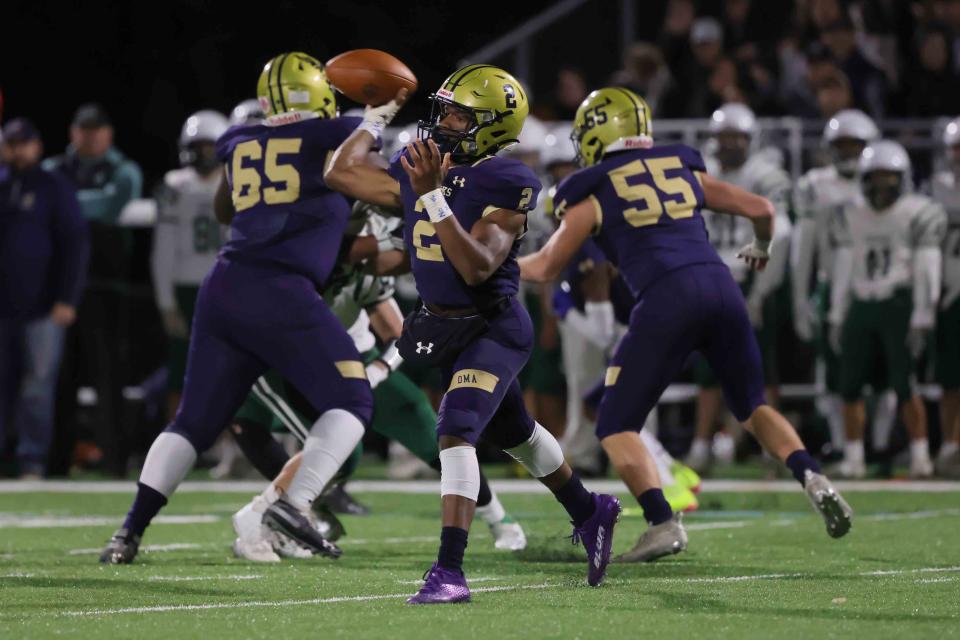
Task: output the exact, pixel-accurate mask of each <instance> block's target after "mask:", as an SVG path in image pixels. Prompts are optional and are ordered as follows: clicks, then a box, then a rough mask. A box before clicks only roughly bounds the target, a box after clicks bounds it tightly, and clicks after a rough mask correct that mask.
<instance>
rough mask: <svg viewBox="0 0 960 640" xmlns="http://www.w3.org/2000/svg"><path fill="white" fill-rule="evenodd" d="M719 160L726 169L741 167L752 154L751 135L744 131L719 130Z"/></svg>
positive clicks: (717, 138)
mask: <svg viewBox="0 0 960 640" xmlns="http://www.w3.org/2000/svg"><path fill="white" fill-rule="evenodd" d="M716 141H717V153H716V156H717V160H719V161H720V164H721V165H722V166H723V168H724V169H739V168H740V167H742V166H743V165H744V164H745V163H746V162H747V158H748V157H749V156H750V143H751V139H750V135H749V134H747V133H744V132H742V131H737V130H733V129H727V130H723V131H718V132H717V134H716Z"/></svg>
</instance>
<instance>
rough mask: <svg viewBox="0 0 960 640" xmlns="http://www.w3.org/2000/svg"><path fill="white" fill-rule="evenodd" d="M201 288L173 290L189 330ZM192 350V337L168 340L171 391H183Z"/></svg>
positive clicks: (177, 287) (176, 287)
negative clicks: (184, 378)
mask: <svg viewBox="0 0 960 640" xmlns="http://www.w3.org/2000/svg"><path fill="white" fill-rule="evenodd" d="M199 292H200V287H197V286H193V285H188V284H178V285H176V286H175V287H174V288H173V296H174V298H175V299H176V301H177V308H178V309H179V310H180V313H181V314H183V321H184V322H186V324H187V328H188V329H189V328H190V326H191V325H192V324H193V310H194V307H196V305H197V294H198V293H199ZM189 350H190V337H189V336H187V337H186V338H175V337H173V336H170V337H168V338H167V372H168V373H167V388H169V389H170V390H171V391H183V377H184V376H185V375H186V374H187V353H188V352H189Z"/></svg>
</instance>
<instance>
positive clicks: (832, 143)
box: [823, 109, 880, 178]
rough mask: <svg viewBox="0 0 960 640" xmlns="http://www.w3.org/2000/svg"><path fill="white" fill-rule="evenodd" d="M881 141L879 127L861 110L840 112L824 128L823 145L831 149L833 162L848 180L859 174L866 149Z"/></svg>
mask: <svg viewBox="0 0 960 640" xmlns="http://www.w3.org/2000/svg"><path fill="white" fill-rule="evenodd" d="M879 139H880V130H879V129H877V125H876V124H875V123H874V122H873V119H872V118H871V117H870V116H868V115H867V114H865V113H864V112H863V111H860V110H859V109H844V110H843V111H840V112H838V113H837V114H836V115H835V116H833V117H832V118H830V120H829V121H828V122H827V124H826V126H825V127H824V128H823V143H824V145H826V146H827V147H828V148H829V149H830V156H831V161H832V162H833V165H834V166H835V167H836V168H837V171H839V172H840V174H841V175H843V176H846V177H848V178H849V177H852V176H853V175H854V174H855V173H856V172H857V165H858V163H859V161H860V155H861V154H862V153H863V149H864V147H866V145H868V144H870V143H871V142H873V141H875V140H879ZM858 143H859V144H858Z"/></svg>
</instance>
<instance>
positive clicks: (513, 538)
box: [490, 518, 527, 551]
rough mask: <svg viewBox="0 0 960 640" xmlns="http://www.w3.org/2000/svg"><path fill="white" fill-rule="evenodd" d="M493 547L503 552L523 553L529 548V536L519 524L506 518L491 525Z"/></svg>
mask: <svg viewBox="0 0 960 640" xmlns="http://www.w3.org/2000/svg"><path fill="white" fill-rule="evenodd" d="M490 535H492V536H493V546H494V547H496V548H497V549H499V550H501V551H523V550H524V549H526V548H527V536H526V535H525V534H524V533H523V527H521V526H520V523H519V522H513V521H512V520H510V519H509V518H504V519H503V520H502V521H500V522H496V523H494V524H491V525H490Z"/></svg>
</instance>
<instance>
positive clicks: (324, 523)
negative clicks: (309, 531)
mask: <svg viewBox="0 0 960 640" xmlns="http://www.w3.org/2000/svg"><path fill="white" fill-rule="evenodd" d="M310 509H311V510H312V511H313V515H314V517H315V518H316V519H317V522H316V525H317V531H319V532H320V535H322V536H323V537H324V538H326V539H327V540H329V541H330V542H336V541H337V540H339V539H340V538H342V537H343V536H345V535H347V530H346V528H345V527H344V526H343V523H342V522H340V518H338V517H337V515H336V514H335V513H334V512H333V511H332V510H331V509H330V507H329V506H327V505H326V504H325V503H323V502H321V501H320V500H314V501H313V504H312V505H310Z"/></svg>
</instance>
